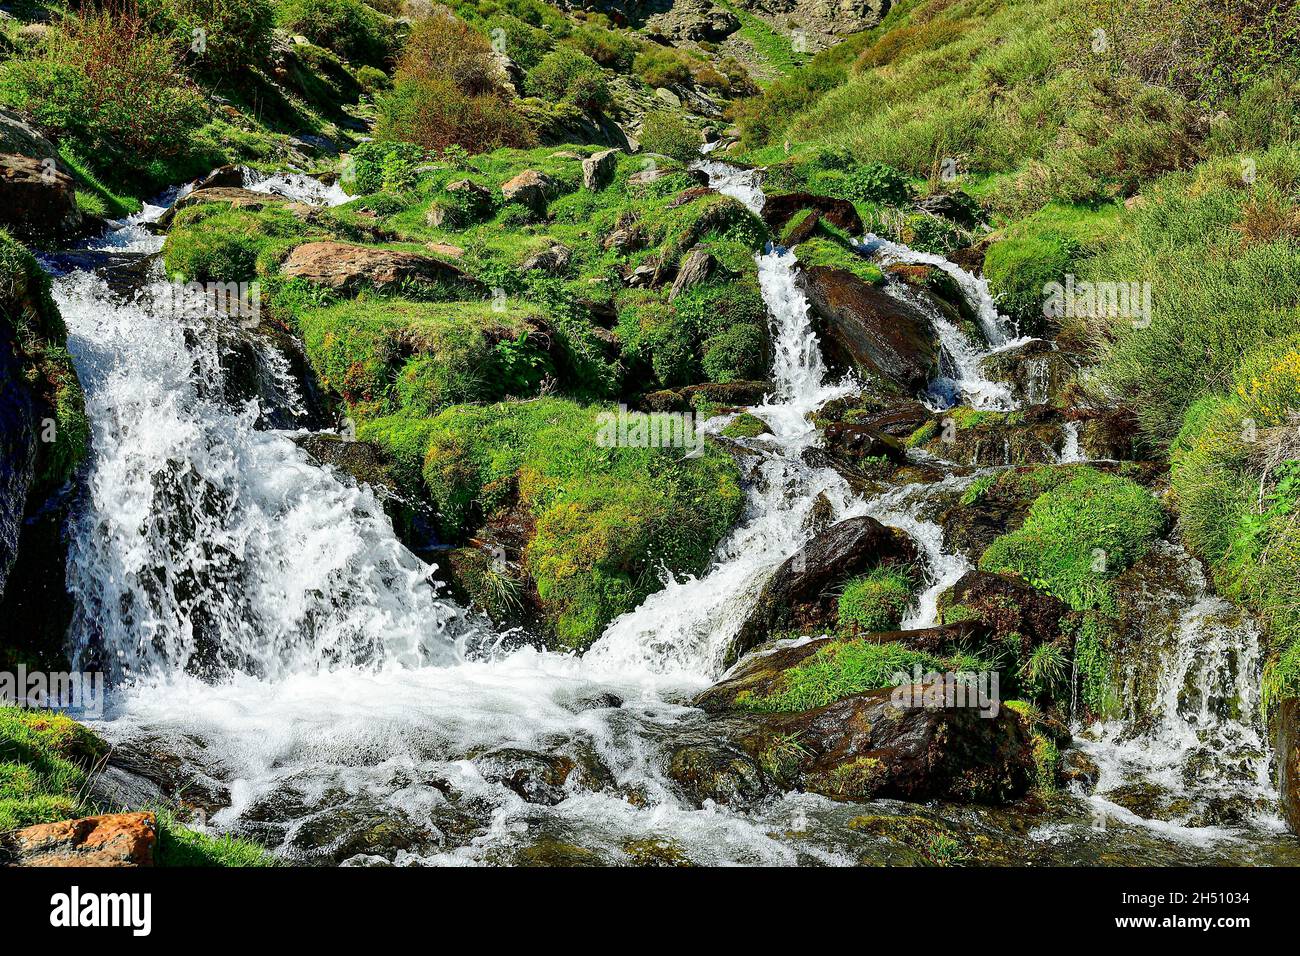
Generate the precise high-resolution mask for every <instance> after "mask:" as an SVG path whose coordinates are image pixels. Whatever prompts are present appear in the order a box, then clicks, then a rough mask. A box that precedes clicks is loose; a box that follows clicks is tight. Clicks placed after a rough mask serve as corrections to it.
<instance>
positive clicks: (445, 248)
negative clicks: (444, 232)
mask: <svg viewBox="0 0 1300 956" xmlns="http://www.w3.org/2000/svg"><path fill="white" fill-rule="evenodd" d="M424 248H426V249H428V250H429V251H430V252H436V253H437V254H438V255H440V256H449V257H451V258H452V259H459V258H460V257H461V256H463V255H465V250H464V249H462V248H461V247H460V246H453V245H452V244H451V243H449V242H426V243H425V244H424Z"/></svg>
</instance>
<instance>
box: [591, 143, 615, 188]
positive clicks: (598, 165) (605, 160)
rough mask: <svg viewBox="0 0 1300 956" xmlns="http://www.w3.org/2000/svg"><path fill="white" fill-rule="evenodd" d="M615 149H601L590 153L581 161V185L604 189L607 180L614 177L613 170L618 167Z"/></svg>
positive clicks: (607, 182)
mask: <svg viewBox="0 0 1300 956" xmlns="http://www.w3.org/2000/svg"><path fill="white" fill-rule="evenodd" d="M618 154H619V151H618V150H617V149H602V150H601V151H600V152H598V153H592V154H591V156H590V157H589V158H588V159H584V160H583V161H582V185H584V186H585V187H587V188H588V189H592V190H596V189H604V188H605V186H607V185H608V184H609V181H610V180H611V179H613V178H614V170H616V169H617V168H618Z"/></svg>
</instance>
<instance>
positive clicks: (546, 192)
mask: <svg viewBox="0 0 1300 956" xmlns="http://www.w3.org/2000/svg"><path fill="white" fill-rule="evenodd" d="M554 189H555V180H553V179H551V177H550V176H547V175H546V174H545V173H542V172H539V171H537V170H536V169H525V170H524V171H523V172H522V173H520V174H519V175H518V176H515V177H514V178H512V179H508V180H506V181H505V182H504V183H502V184H501V195H502V197H503V198H504V199H505V201H506V202H516V203H519V204H521V205H523V206H527V207H528V209H529V210H531V211H532V212H533V214H534V215H538V216H540V215H543V214H545V212H546V204H547V202H548V201H549V200H550V198H551V194H552V193H553V191H554Z"/></svg>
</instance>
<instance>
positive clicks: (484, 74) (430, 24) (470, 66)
mask: <svg viewBox="0 0 1300 956" xmlns="http://www.w3.org/2000/svg"><path fill="white" fill-rule="evenodd" d="M396 78H397V81H398V82H399V83H401V82H402V81H404V80H421V81H422V80H433V81H437V82H439V83H450V84H451V85H453V86H455V87H456V88H457V89H458V90H460V91H461V93H463V94H465V95H466V96H484V95H487V94H494V93H496V92H497V70H496V65H495V63H494V62H493V58H492V47H491V46H490V45H489V44H488V41H487V40H486V39H485V38H484V36H483V35H482V34H481V33H479V32H478V31H477V30H475V29H474V28H473V27H471V26H470V25H469V24H467V23H466V22H465V21H464V20H461V19H460V18H458V17H455V16H453V15H452V14H450V13H448V12H447V11H445V10H439V11H438V12H436V13H434V14H433V15H432V16H428V17H424V18H422V19H420V20H417V21H416V23H415V26H414V27H413V28H412V30H411V35H410V37H409V38H408V39H407V41H406V46H405V47H403V49H402V56H401V59H400V60H399V61H398V63H397V73H396Z"/></svg>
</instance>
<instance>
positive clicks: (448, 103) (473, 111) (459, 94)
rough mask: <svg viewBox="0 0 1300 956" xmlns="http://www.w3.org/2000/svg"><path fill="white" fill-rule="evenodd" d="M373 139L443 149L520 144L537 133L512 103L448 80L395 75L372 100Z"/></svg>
mask: <svg viewBox="0 0 1300 956" xmlns="http://www.w3.org/2000/svg"><path fill="white" fill-rule="evenodd" d="M376 108H377V112H378V114H379V116H378V119H377V120H376V121H375V129H374V135H375V139H377V140H390V141H395V140H403V141H406V142H410V143H415V144H417V145H419V146H422V147H424V148H425V149H429V150H435V151H437V152H442V151H443V150H445V149H447V148H448V147H450V146H461V147H463V148H464V149H466V150H468V151H469V152H470V153H481V152H487V151H488V150H493V149H498V148H500V147H503V146H515V147H524V146H531V145H533V143H535V142H536V138H537V137H536V133H535V132H534V131H533V128H532V127H531V126H530V125H529V124H528V122H527V120H525V119H524V118H523V117H522V116H520V115H519V113H518V112H517V111H516V110H515V109H514V108H513V106H512V105H511V104H510V103H509V102H507V101H506V100H504V99H502V98H500V97H498V96H495V95H492V94H484V95H478V96H473V95H467V94H466V93H464V92H463V91H462V90H461V89H460V88H459V87H457V86H456V85H455V84H454V83H452V82H450V81H449V80H435V79H418V80H406V79H399V80H398V82H397V84H396V86H395V87H394V88H393V91H392V92H391V93H388V94H385V95H384V96H381V97H380V98H379V100H378V102H377V103H376Z"/></svg>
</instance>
